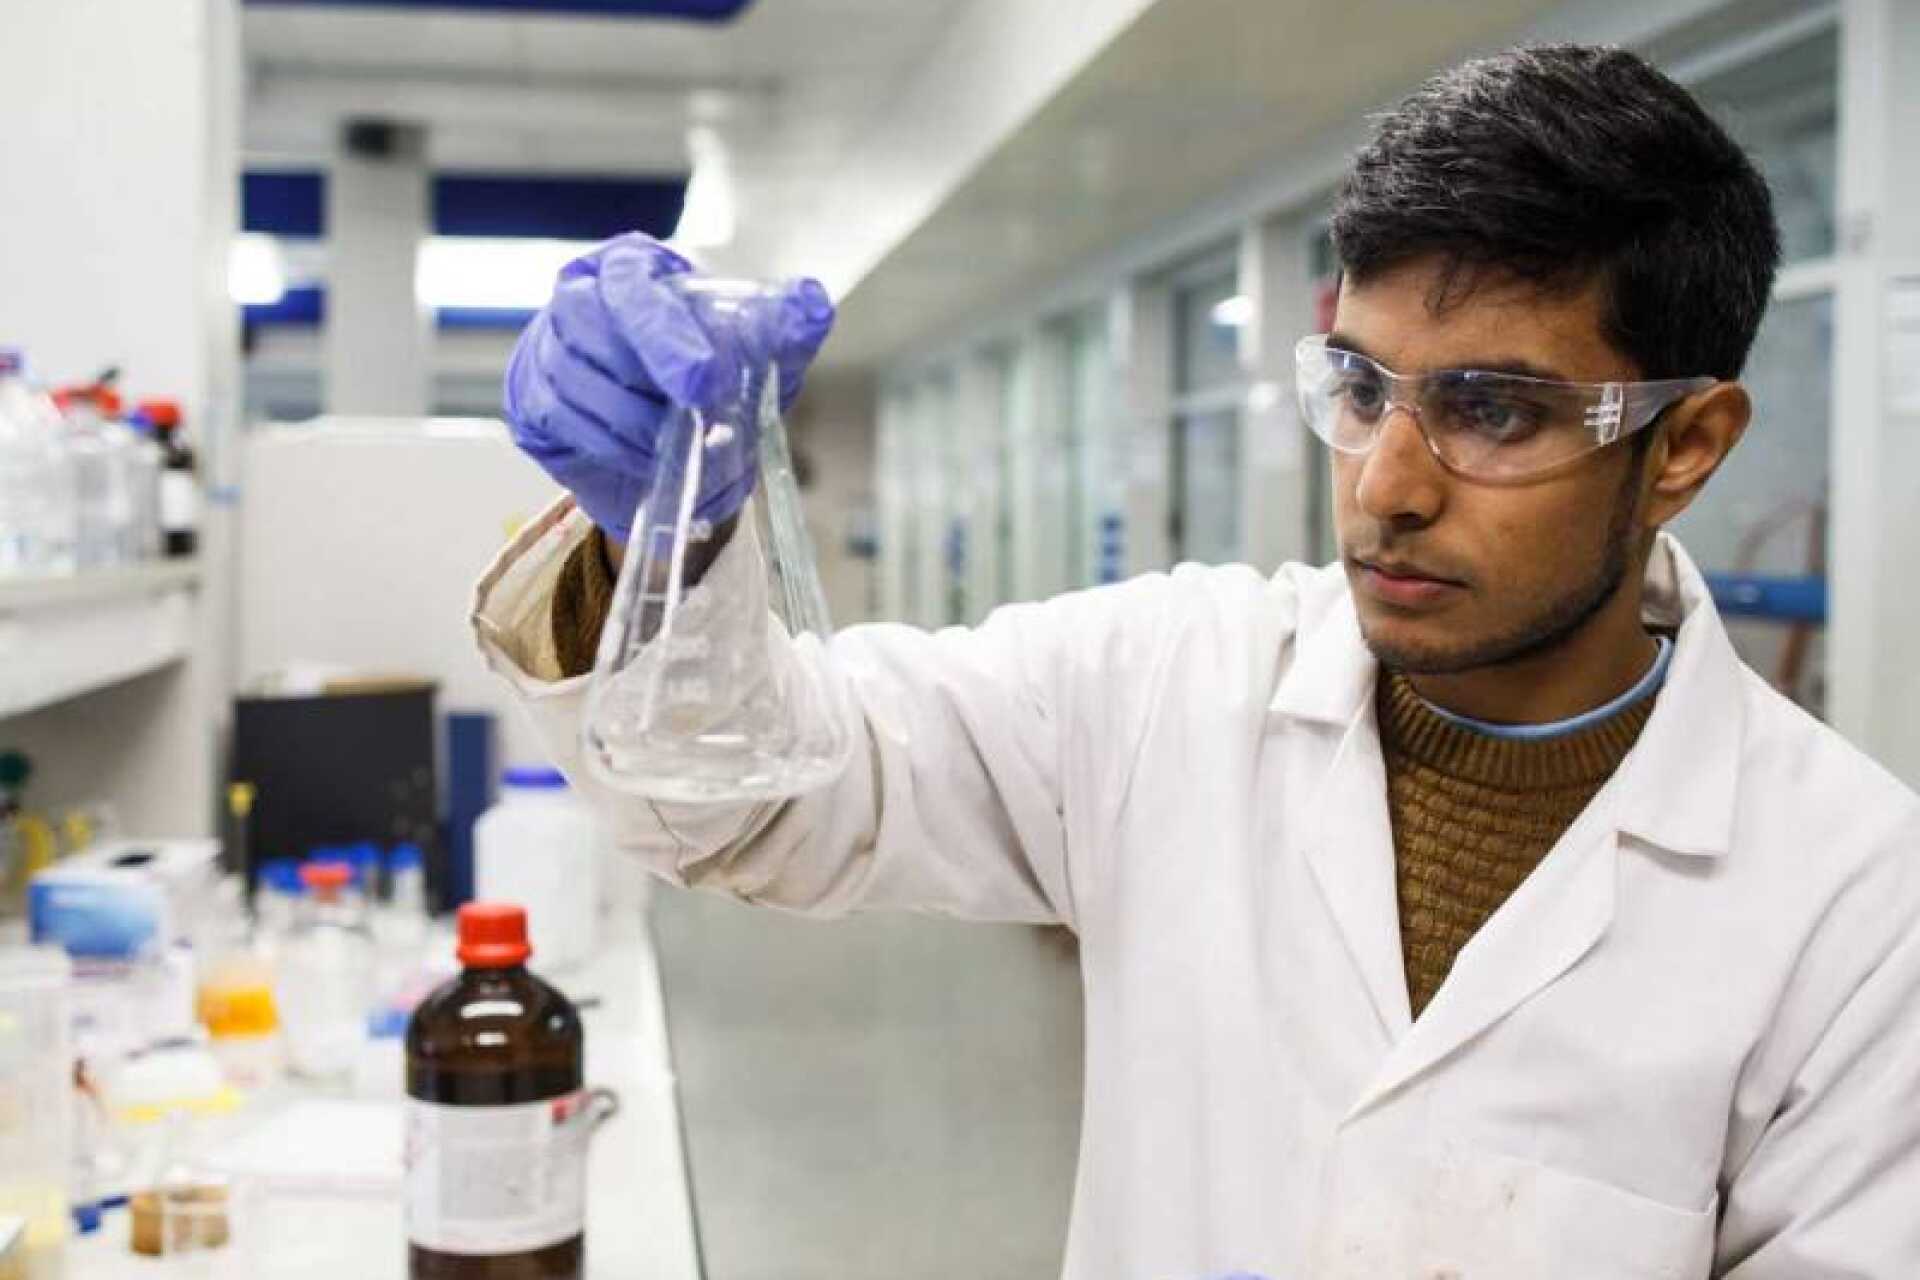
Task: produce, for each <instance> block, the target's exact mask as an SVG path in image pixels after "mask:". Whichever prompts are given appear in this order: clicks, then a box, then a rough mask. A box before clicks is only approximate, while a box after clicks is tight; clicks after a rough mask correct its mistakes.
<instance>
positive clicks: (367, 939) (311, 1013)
mask: <svg viewBox="0 0 1920 1280" xmlns="http://www.w3.org/2000/svg"><path fill="white" fill-rule="evenodd" d="M352 879H353V872H352V869H351V868H349V867H348V866H347V865H346V864H345V863H343V862H309V863H307V864H306V865H305V866H303V867H301V868H300V882H301V884H302V886H303V887H304V888H305V889H306V895H305V896H304V897H303V898H302V899H301V900H300V904H299V907H298V909H297V913H296V915H295V919H294V927H293V933H292V935H291V936H289V937H288V939H287V943H286V949H285V950H284V951H283V952H282V953H281V955H280V957H279V972H278V978H279V989H278V991H277V992H276V993H275V994H276V1003H277V1004H278V1006H279V1009H280V1019H281V1027H282V1030H283V1032H284V1033H285V1036H286V1050H287V1068H288V1070H289V1071H291V1072H292V1073H293V1074H294V1075H297V1076H300V1077H301V1078H303V1079H306V1080H309V1081H313V1082H317V1083H324V1084H335V1085H339V1086H342V1087H345V1086H346V1085H348V1084H350V1083H351V1082H352V1079H353V1063H354V1059H355V1058H356V1057H357V1056H358V1054H359V1052H360V1044H361V1041H363V1040H364V1039H365V1038H366V1034H367V1009H368V1007H369V1005H370V1004H371V1003H372V998H373V967H374V949H373V934H372V933H371V932H370V931H369V930H368V928H367V910H366V904H365V903H364V902H363V901H362V900H361V898H360V895H359V894H357V893H354V892H352V891H351V890H350V888H349V885H350V883H351V881H352Z"/></svg>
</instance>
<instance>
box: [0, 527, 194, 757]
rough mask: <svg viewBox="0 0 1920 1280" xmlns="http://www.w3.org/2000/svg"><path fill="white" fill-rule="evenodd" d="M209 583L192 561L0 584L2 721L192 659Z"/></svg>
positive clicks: (21, 579) (0, 710)
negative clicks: (198, 608)
mask: <svg viewBox="0 0 1920 1280" xmlns="http://www.w3.org/2000/svg"><path fill="white" fill-rule="evenodd" d="M199 583H200V568H199V566H198V564H196V563H194V562H193V561H190V560H169V561H161V562H158V563H154V564H148V565H141V566H138V567H136V568H130V569H112V570H103V571H99V572H88V573H77V574H69V575H64V576H61V577H46V578H15V579H6V580H0V719H4V718H6V717H9V716H16V715H20V714H22V713H23V712H28V711H36V710H38V709H40V708H41V707H48V706H52V705H54V704H55V703H58V702H65V701H67V700H68V699H71V698H77V697H80V696H82V695H84V694H88V693H91V692H93V691H94V690H96V689H103V688H105V687H107V686H108V685H112V684H118V683H120V682H121V681H123V680H129V679H132V678H133V677H134V676H139V675H145V674H146V673H147V672H150V671H158V670H159V669H160V668H162V667H165V666H168V665H170V664H172V663H175V662H178V661H180V660H181V659H182V658H184V657H186V656H187V652H188V650H189V648H190V646H191V644H192V640H193V631H194V627H193V616H194V600H195V594H196V592H197V590H198V587H199Z"/></svg>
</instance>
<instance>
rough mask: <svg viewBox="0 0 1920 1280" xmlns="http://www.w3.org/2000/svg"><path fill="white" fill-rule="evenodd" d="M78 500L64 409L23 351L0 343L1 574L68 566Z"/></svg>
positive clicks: (70, 566)
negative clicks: (39, 382)
mask: <svg viewBox="0 0 1920 1280" xmlns="http://www.w3.org/2000/svg"><path fill="white" fill-rule="evenodd" d="M76 504H77V493H76V490H75V473H74V460H73V457H72V455H71V454H70V453H69V451H68V447H67V439H66V432H65V428H64V425H63V424H62V422H61V420H60V412H59V410H58V409H56V408H55V407H54V405H53V401H52V399H51V398H50V397H49V396H47V395H46V393H44V392H43V391H41V390H40V389H39V388H37V387H35V386H34V385H33V384H32V383H30V382H28V381H27V377H26V361H25V358H24V356H23V355H22V353H21V352H20V350H19V349H18V348H17V347H0V576H8V575H17V574H22V573H66V572H69V571H71V570H72V569H73V565H74V540H75V534H76V527H77V521H78V518H79V511H78V507H77V505H76Z"/></svg>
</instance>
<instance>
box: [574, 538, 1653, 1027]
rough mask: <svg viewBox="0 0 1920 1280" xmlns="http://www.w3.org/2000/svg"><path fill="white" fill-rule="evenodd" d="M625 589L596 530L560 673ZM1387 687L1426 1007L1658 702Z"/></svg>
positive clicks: (1396, 805)
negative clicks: (1452, 700)
mask: <svg viewBox="0 0 1920 1280" xmlns="http://www.w3.org/2000/svg"><path fill="white" fill-rule="evenodd" d="M613 586H614V575H613V568H612V565H611V564H610V563H609V561H608V559H607V555H606V549H605V547H604V545H603V544H602V543H601V541H600V536H599V534H598V533H596V534H594V536H592V537H590V538H587V539H585V540H584V541H582V542H581V544H580V545H579V546H578V547H576V548H574V551H573V554H572V556H570V557H569V558H568V560H567V562H566V564H565V565H564V566H563V567H562V569H561V571H560V580H559V582H558V583H556V584H555V588H554V595H553V622H552V626H553V645H554V653H555V654H556V655H557V656H558V658H559V661H560V670H561V674H562V675H567V676H575V675H581V674H584V673H585V672H587V671H589V670H591V669H592V667H593V659H594V650H595V648H596V646H597V644H598V641H599V636H600V629H601V627H602V626H603V625H604V624H605V622H606V617H607V613H608V610H609V608H610V606H611V604H612V600H613ZM1379 688H1380V692H1379V698H1378V712H1379V721H1380V739H1381V746H1382V749H1383V751H1384V753H1385V756H1386V765H1387V807H1388V810H1389V812H1390V813H1391V815H1392V818H1393V846H1394V855H1395V857H1394V860H1395V863H1396V866H1397V868H1398V875H1397V879H1398V882H1399V902H1400V949H1401V956H1402V958H1403V960H1404V962H1405V964H1406V970H1407V992H1408V994H1409V995H1410V996H1411V998H1412V1001H1413V1012H1414V1015H1415V1016H1416V1017H1417V1016H1419V1013H1420V1011H1421V1010H1422V1009H1424V1008H1426V1007H1427V1002H1428V1001H1430V1000H1432V999H1433V995H1434V992H1436V991H1438V990H1439V989H1440V984H1441V982H1442V981H1444V980H1445V978H1446V976H1447V973H1448V971H1449V970H1451V969H1452V968H1453V962H1454V958H1455V957H1456V956H1458V955H1459V954H1460V949H1461V948H1462V947H1464V946H1466V945H1467V940H1468V939H1469V938H1471V937H1473V935H1474V934H1475V933H1477V932H1479V930H1480V926H1482V925H1484V924H1485V923H1486V922H1487V918H1488V917H1489V916H1491V915H1492V914H1493V913H1494V912H1495V911H1496V910H1497V909H1499V906H1500V904H1501V903H1503V902H1505V901H1506V900H1507V898H1508V897H1509V896H1511V895H1512V893H1513V891H1514V890H1515V889H1517V888H1519V887H1520V882H1521V881H1523V880H1525V879H1526V878H1527V876H1528V875H1529V874H1531V873H1532V871H1533V869H1534V867H1536V866H1538V865H1539V863H1540V860H1541V859H1542V858H1544V857H1546V855H1547V851H1548V850H1549V849H1551V848H1552V847H1553V843H1554V841H1556V840H1558V839H1559V838H1560V835H1561V833H1562V832H1564V831H1565V830H1566V829H1567V828H1568V827H1569V826H1571V825H1572V823H1573V820H1574V819H1575V818H1576V817H1578V816H1579V815H1580V811H1581V810H1582V809H1584V808H1586V807H1587V803H1588V802H1589V801H1591V800H1592V799H1593V797H1594V793H1595V792H1597V791H1599V790H1600V787H1601V784H1603V783H1604V782H1606V780H1607V779H1608V778H1609V777H1611V776H1612V775H1613V771H1614V769H1616V768H1617V767H1618V766H1619V764H1620V762H1621V761H1622V760H1623V759H1625V758H1626V754H1627V752H1628V751H1629V750H1631V749H1632V747H1633V744H1634V743H1635V741H1637V740H1638V739H1639V737H1640V731H1641V729H1643V728H1644V727H1645V726H1646V723H1647V717H1648V716H1649V715H1650V714H1651V713H1652V711H1653V703H1654V699H1653V697H1651V696H1650V697H1646V698H1642V699H1641V700H1640V701H1639V702H1636V703H1635V704H1633V705H1632V706H1630V707H1628V708H1626V709H1625V710H1622V711H1621V712H1619V713H1618V714H1617V715H1614V716H1612V717H1611V718H1609V719H1607V720H1605V721H1603V722H1602V723H1600V724H1597V725H1593V726H1591V727H1589V728H1587V729H1583V730H1581V731H1580V732H1578V733H1576V734H1573V735H1571V736H1569V737H1565V738H1554V739H1549V740H1546V741H1539V742H1525V741H1512V740H1507V739H1501V738H1493V737H1489V736H1487V735H1486V734H1482V733H1476V732H1475V731H1474V730H1472V729H1469V728H1466V727H1464V726H1461V725H1456V724H1452V723H1450V722H1449V721H1447V720H1446V719H1445V718H1444V717H1443V716H1440V715H1439V714H1437V713H1436V712H1435V711H1434V710H1433V709H1432V708H1431V707H1429V706H1428V705H1427V704H1426V703H1425V702H1422V701H1421V700H1420V696H1419V695H1418V694H1416V693H1415V692H1414V691H1413V686H1412V685H1410V684H1409V683H1408V682H1407V680H1406V678H1405V677H1403V676H1398V675H1391V674H1389V675H1384V676H1383V677H1382V678H1381V680H1380V686H1379Z"/></svg>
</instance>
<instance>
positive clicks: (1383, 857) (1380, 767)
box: [1272, 590, 1412, 1043]
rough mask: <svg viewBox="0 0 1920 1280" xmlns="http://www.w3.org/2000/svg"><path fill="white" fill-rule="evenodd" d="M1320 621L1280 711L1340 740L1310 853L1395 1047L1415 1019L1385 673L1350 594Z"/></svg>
mask: <svg viewBox="0 0 1920 1280" xmlns="http://www.w3.org/2000/svg"><path fill="white" fill-rule="evenodd" d="M1313 621H1314V622H1315V623H1317V625H1311V626H1310V627H1308V628H1307V629H1305V630H1304V631H1303V636H1304V638H1303V640H1302V642H1301V648H1300V651H1299V653H1298V654H1296V655H1295V659H1294V661H1293V663H1292V664H1291V666H1290V668H1289V669H1288V672H1287V674H1286V676H1285V678H1284V679H1283V680H1282V681H1281V684H1280V687H1279V689H1278V690H1277V691H1276V693H1275V696H1274V699H1273V703H1272V708H1273V711H1274V712H1275V713H1276V714H1278V715H1283V716H1288V717H1294V718H1299V719H1302V720H1310V721H1315V722H1318V723H1319V724H1320V725H1321V726H1322V727H1323V728H1324V729H1325V730H1328V731H1330V733H1329V736H1331V734H1332V733H1338V735H1339V736H1338V738H1337V741H1338V744H1339V745H1338V746H1337V747H1336V748H1335V750H1334V753H1333V760H1332V763H1331V764H1330V765H1329V766H1328V767H1327V771H1326V774H1325V775H1324V777H1323V779H1322V782H1321V786H1320V788H1319V790H1318V792H1317V793H1316V794H1315V797H1314V812H1313V816H1312V818H1311V819H1310V820H1309V822H1308V824H1307V837H1306V840H1305V844H1304V849H1305V856H1306V859H1307V863H1308V866H1309V867H1310V868H1311V869H1312V873H1313V879H1314V882H1315V884H1316V885H1318V887H1319V889H1320V893H1321V896H1322V897H1323V898H1324V899H1325V901H1326V904H1327V909H1328V911H1329V912H1330V913H1331V914H1332V916H1333V922H1334V925H1335V927H1336V928H1337V929H1338V931H1339V933H1340V939H1341V942H1342V943H1343V944H1344V946H1345V948H1346V951H1347V954H1348V955H1349V956H1350V957H1351V958H1352V960H1353V963H1354V965H1355V967H1356V968H1358V969H1359V971H1360V977H1361V980H1362V981H1363V982H1364V983H1365V984H1366V989H1367V994H1368V996H1369V998H1370V999H1371V1001H1372V1003H1373V1008H1374V1012H1375V1013H1376V1014H1377V1015H1378V1016H1379V1019H1380V1026H1381V1030H1382V1032H1383V1033H1384V1035H1385V1037H1386V1039H1387V1041H1388V1042H1389V1043H1391V1042H1393V1041H1395V1040H1398V1039H1399V1038H1400V1037H1401V1036H1402V1035H1403V1034H1405V1032H1406V1029H1407V1026H1408V1024H1409V1023H1410V1022H1411V1021H1412V1014H1411V1011H1410V1006H1409V1004H1408V1001H1407V980H1406V972H1405V969H1404V968H1403V966H1402V964H1401V959H1400V918H1399V910H1398V907H1397V898H1396V895H1397V893H1398V890H1397V889H1396V888H1395V886H1394V864H1393V822H1392V819H1391V817H1390V816H1389V814H1388V812H1387V775H1386V766H1385V765H1384V763H1383V762H1382V760H1381V757H1380V737H1379V731H1378V729H1377V727H1376V726H1375V724H1374V717H1373V696H1372V688H1373V682H1374V677H1375V674H1376V670H1377V668H1376V664H1375V663H1374V661H1373V655H1372V654H1371V653H1369V652H1368V650H1367V647H1366V642H1365V641H1364V640H1363V639H1362V638H1361V635H1360V625H1359V621H1358V619H1357V618H1356V617H1355V615H1354V612H1353V602H1352V600H1351V598H1350V597H1348V596H1347V594H1346V592H1345V591H1344V590H1342V591H1340V592H1339V593H1338V595H1337V596H1336V597H1335V598H1334V599H1332V600H1331V601H1330V602H1329V607H1327V608H1326V609H1325V611H1324V613H1323V615H1322V616H1321V617H1319V618H1317V619H1314V620H1313Z"/></svg>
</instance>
